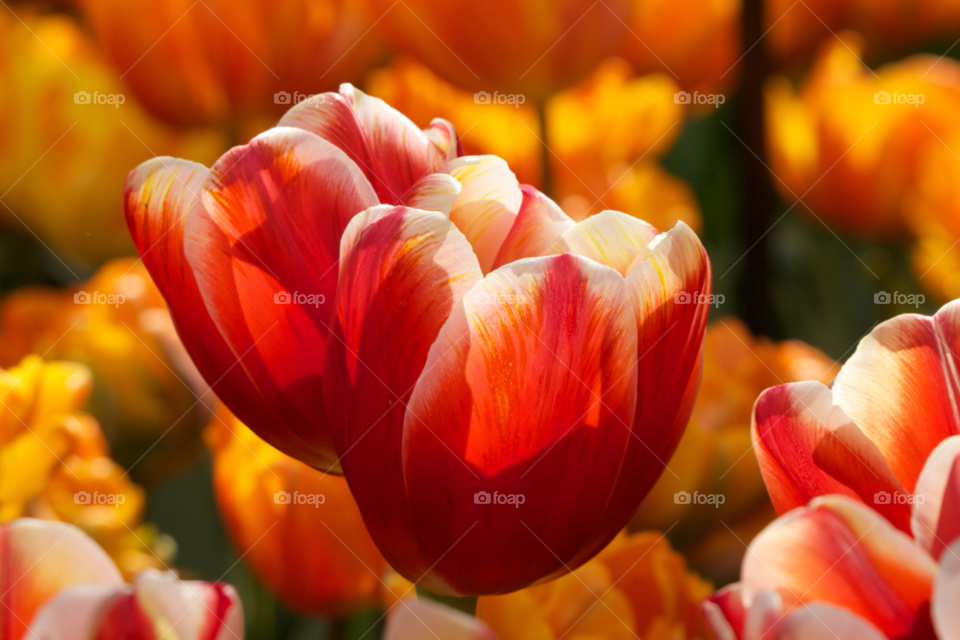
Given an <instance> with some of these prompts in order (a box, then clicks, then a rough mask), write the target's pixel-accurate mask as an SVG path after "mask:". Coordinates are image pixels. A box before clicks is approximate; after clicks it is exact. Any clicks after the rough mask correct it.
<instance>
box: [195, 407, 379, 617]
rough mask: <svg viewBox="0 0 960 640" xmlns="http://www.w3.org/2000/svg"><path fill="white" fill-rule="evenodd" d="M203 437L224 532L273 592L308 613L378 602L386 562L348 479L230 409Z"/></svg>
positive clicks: (344, 610)
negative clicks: (275, 442) (273, 440)
mask: <svg viewBox="0 0 960 640" xmlns="http://www.w3.org/2000/svg"><path fill="white" fill-rule="evenodd" d="M205 438H206V440H207V442H208V444H209V445H210V449H211V451H212V453H213V486H214V492H215V494H216V498H217V506H218V507H219V509H220V514H221V516H222V518H223V520H224V522H225V524H226V528H227V531H228V532H229V533H230V537H231V538H232V540H233V542H234V544H235V545H236V547H237V548H238V549H240V550H241V552H242V553H244V556H243V558H244V560H245V561H246V562H247V563H249V565H250V566H251V567H252V569H253V571H254V573H255V574H256V575H257V577H258V578H259V579H260V581H261V582H263V583H264V584H265V585H266V586H267V588H268V589H270V590H271V591H272V592H273V593H275V594H276V595H277V597H278V598H280V600H281V601H282V602H283V603H284V604H285V605H286V606H288V607H290V608H291V609H293V610H294V611H298V612H300V613H305V614H313V615H331V614H332V615H342V614H348V613H350V612H351V611H354V610H356V609H359V608H362V607H371V606H375V605H376V603H377V600H378V596H379V591H380V576H381V575H382V574H383V571H384V568H385V566H386V563H385V562H384V560H383V556H381V555H380V552H379V551H377V548H376V546H374V544H373V540H371V539H370V534H368V533H367V530H366V528H365V527H364V525H363V519H362V518H361V517H360V510H359V509H358V508H357V505H356V502H354V500H353V496H351V495H350V489H349V488H348V487H347V482H346V480H344V479H343V478H341V477H337V476H332V475H328V474H325V473H322V472H320V471H317V470H316V469H313V468H311V467H308V466H307V465H305V464H303V463H302V462H299V461H297V460H294V459H293V458H290V457H288V456H285V455H284V454H282V453H280V452H279V451H277V450H276V449H274V448H273V447H271V446H270V445H268V444H267V443H266V442H264V441H263V440H261V439H260V438H258V437H257V436H256V435H254V434H253V432H252V431H250V430H249V429H247V427H246V426H244V425H243V423H242V422H240V421H239V420H238V419H237V418H236V417H234V416H233V415H232V414H231V413H230V412H229V411H227V410H226V409H225V408H223V409H221V410H220V411H219V412H218V413H217V415H216V416H215V417H214V419H213V420H212V421H211V422H210V426H209V427H207V431H206V434H205ZM301 499H303V501H302V502H301Z"/></svg>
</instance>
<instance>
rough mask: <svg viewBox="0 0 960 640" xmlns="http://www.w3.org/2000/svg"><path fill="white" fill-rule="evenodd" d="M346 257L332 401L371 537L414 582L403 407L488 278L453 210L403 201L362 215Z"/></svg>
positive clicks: (417, 566)
mask: <svg viewBox="0 0 960 640" xmlns="http://www.w3.org/2000/svg"><path fill="white" fill-rule="evenodd" d="M341 256H342V258H341V268H340V284H339V290H338V294H337V300H336V312H335V317H334V320H333V324H332V325H331V327H332V336H333V337H332V338H331V340H330V350H329V352H328V366H327V375H326V378H325V380H324V394H325V398H326V403H327V407H328V410H329V412H330V419H331V424H332V425H336V428H335V430H334V434H335V436H336V437H337V448H338V450H339V451H340V453H341V455H342V456H343V467H344V473H345V475H346V477H347V480H348V482H349V483H350V489H351V491H353V494H354V495H355V496H356V498H357V503H358V505H359V506H360V508H361V511H362V513H363V517H364V521H365V523H366V525H367V528H368V530H369V531H370V534H371V536H372V537H373V539H374V540H375V541H376V543H377V546H378V547H379V549H380V550H381V551H382V552H383V554H384V556H385V557H386V558H387V560H388V561H389V562H390V564H391V565H392V566H393V567H394V568H395V569H396V570H397V571H398V572H400V573H401V574H403V575H404V576H406V577H407V578H409V579H411V580H412V581H416V580H418V579H419V578H420V577H421V576H422V575H423V573H424V572H425V571H426V569H427V567H428V566H429V565H427V564H424V560H423V558H422V554H421V552H420V550H419V548H418V546H417V543H416V540H415V539H414V537H413V533H412V532H413V525H412V523H411V516H410V511H409V505H408V502H407V495H406V492H405V490H404V481H403V475H402V474H403V470H402V464H403V460H402V457H401V437H402V429H403V416H404V410H405V407H406V406H407V404H408V403H409V398H410V394H411V392H412V391H413V387H414V384H415V383H416V382H417V378H418V376H419V375H420V373H421V371H422V370H423V366H424V363H425V362H426V359H427V353H428V351H429V349H430V346H431V345H432V344H433V342H434V340H435V339H436V337H437V334H438V333H439V331H440V327H441V326H442V325H443V323H444V322H445V321H446V320H447V316H448V315H449V314H450V311H451V309H453V308H454V307H455V306H456V305H457V304H458V303H459V302H460V299H461V298H462V297H463V296H464V295H465V294H466V292H467V290H469V288H470V287H471V286H473V284H474V283H475V282H477V281H479V280H480V278H481V277H482V276H481V273H480V266H479V265H478V264H477V259H476V257H475V256H474V255H473V251H472V250H471V248H470V245H469V243H468V242H467V241H466V238H464V237H463V234H461V233H460V232H459V231H458V230H457V228H456V227H455V226H454V225H453V223H451V222H450V220H449V219H448V218H446V217H445V216H443V215H442V214H439V213H435V212H427V211H418V210H415V209H408V208H405V207H396V208H393V207H389V206H378V207H373V208H371V209H369V210H367V211H364V212H362V213H360V214H359V215H357V216H356V217H355V218H354V219H353V221H351V223H350V225H349V226H348V227H347V230H346V231H345V232H344V234H343V238H342V240H341ZM354 469H359V470H362V472H357V473H353V472H352V471H353V470H354Z"/></svg>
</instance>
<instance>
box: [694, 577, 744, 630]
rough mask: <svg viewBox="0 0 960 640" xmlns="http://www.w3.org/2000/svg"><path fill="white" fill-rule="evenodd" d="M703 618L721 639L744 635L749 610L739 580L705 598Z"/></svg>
mask: <svg viewBox="0 0 960 640" xmlns="http://www.w3.org/2000/svg"><path fill="white" fill-rule="evenodd" d="M701 607H702V609H703V619H704V621H705V622H706V623H707V625H708V626H709V627H710V630H711V631H713V634H714V635H715V636H717V638H719V640H737V638H742V637H743V622H744V620H745V619H746V616H747V611H746V608H745V607H744V606H743V590H742V588H741V586H740V583H739V582H735V583H733V584H730V585H727V586H725V587H723V588H722V589H720V590H719V591H716V592H714V593H713V595H711V596H709V597H708V598H705V599H704V601H703V603H702V605H701Z"/></svg>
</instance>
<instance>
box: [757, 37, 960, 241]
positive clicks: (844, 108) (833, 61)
mask: <svg viewBox="0 0 960 640" xmlns="http://www.w3.org/2000/svg"><path fill="white" fill-rule="evenodd" d="M841 36H842V37H843V38H844V41H843V42H840V41H838V40H836V39H831V40H830V41H828V42H827V43H826V44H825V45H824V47H823V51H822V53H821V55H820V57H819V59H818V61H817V63H816V65H815V67H814V68H813V70H812V71H811V72H810V74H809V76H808V78H807V79H806V81H805V83H804V86H803V87H802V89H801V90H800V93H799V95H795V94H794V93H793V91H792V90H791V88H790V85H789V83H788V82H787V80H786V79H784V78H774V79H772V80H771V81H770V83H769V84H768V86H767V93H766V99H767V145H768V153H769V157H770V163H771V167H772V170H773V174H774V176H773V183H774V186H775V187H776V188H777V189H778V191H779V192H780V195H781V197H782V198H783V199H784V200H785V201H787V202H789V203H794V202H796V201H797V198H801V199H802V200H803V203H804V204H799V203H798V204H796V205H795V208H796V209H798V210H799V211H800V212H801V213H803V214H807V215H811V212H812V215H815V216H817V217H819V218H820V219H821V220H822V221H823V222H824V223H825V224H826V225H828V226H830V227H833V226H834V225H836V226H837V227H838V228H842V229H845V230H847V231H852V232H855V233H862V234H872V235H876V234H881V235H883V234H886V235H891V234H894V233H896V232H898V231H901V232H902V230H903V229H904V228H905V226H906V225H905V224H904V220H903V208H904V201H905V197H906V196H907V195H908V194H909V193H910V192H911V190H912V189H914V188H915V185H916V184H917V181H918V180H919V179H920V178H921V174H920V172H919V161H918V158H919V157H920V154H921V151H922V150H923V149H924V147H925V145H932V144H941V143H940V142H939V141H938V140H937V137H941V138H942V137H943V136H944V135H945V132H947V131H949V130H951V129H952V127H953V124H954V121H955V114H956V111H957V109H958V108H960V64H958V63H956V62H954V61H951V60H948V59H938V58H934V57H932V56H917V57H914V58H909V59H907V60H904V61H902V62H899V63H896V64H892V65H889V66H886V67H883V68H881V69H879V70H878V71H877V72H876V76H874V74H873V73H872V72H870V71H868V70H866V69H864V68H863V66H862V64H861V62H860V60H859V59H858V58H857V54H858V53H859V52H860V51H861V49H862V44H861V43H860V41H859V40H858V39H857V38H856V37H854V36H851V35H850V34H841ZM808 206H809V210H808V209H807V207H808Z"/></svg>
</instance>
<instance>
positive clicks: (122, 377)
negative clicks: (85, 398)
mask: <svg viewBox="0 0 960 640" xmlns="http://www.w3.org/2000/svg"><path fill="white" fill-rule="evenodd" d="M30 353H44V354H46V355H47V357H50V358H56V359H64V360H72V361H74V362H80V363H82V364H84V365H86V366H88V367H89V368H90V370H91V371H92V372H93V376H94V380H95V383H94V385H93V396H92V398H91V400H90V404H89V410H90V411H91V412H92V413H93V414H94V415H95V416H96V417H97V419H98V420H99V421H100V422H101V424H102V425H103V426H104V429H105V430H106V432H107V434H108V435H109V437H110V441H111V448H112V449H113V452H114V456H115V457H116V459H117V460H118V461H120V463H121V464H122V465H123V466H124V467H127V468H130V470H131V472H132V473H133V474H134V475H135V477H137V478H139V479H142V480H144V481H148V482H152V481H155V480H157V479H159V478H161V477H164V476H166V475H169V474H173V473H176V472H178V471H179V470H182V469H184V468H186V467H187V466H189V465H190V464H192V463H193V462H195V461H196V460H197V458H198V457H199V455H200V453H201V452H202V449H203V445H202V440H201V429H202V426H203V424H204V423H205V422H206V420H207V418H208V417H209V411H208V410H207V406H208V405H209V406H212V404H213V399H212V397H211V396H209V395H208V396H207V397H206V398H203V396H202V393H203V392H202V391H200V389H204V390H205V387H204V386H203V383H202V380H201V379H200V378H199V374H197V373H196V370H195V369H194V367H193V365H192V363H191V362H190V361H189V358H188V357H187V356H186V354H185V352H184V351H183V347H182V346H181V345H180V343H179V340H178V339H177V337H176V335H175V332H174V329H173V324H172V321H171V320H170V314H169V312H167V310H166V304H165V303H164V301H163V297H162V296H161V295H160V293H159V291H157V288H156V287H155V286H154V284H153V281H152V280H151V279H150V276H149V274H148V273H147V270H146V268H144V266H143V263H141V262H140V261H139V260H134V259H132V258H124V259H121V260H115V261H112V262H109V263H107V264H106V265H104V266H103V267H102V268H101V269H100V270H99V271H97V273H96V274H95V275H94V277H93V278H91V279H90V280H89V281H88V282H85V283H84V284H82V285H81V286H80V288H79V290H77V291H64V290H59V289H50V288H41V287H34V288H25V289H20V290H17V291H14V292H13V293H10V294H8V295H7V296H6V297H5V298H4V299H3V301H2V302H0V366H10V365H12V364H14V363H16V362H19V361H20V359H21V358H23V357H25V356H26V355H28V354H30ZM198 395H199V396H201V398H202V399H201V400H200V401H198V400H197V396H198Z"/></svg>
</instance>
